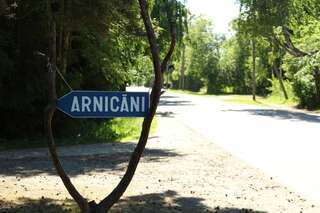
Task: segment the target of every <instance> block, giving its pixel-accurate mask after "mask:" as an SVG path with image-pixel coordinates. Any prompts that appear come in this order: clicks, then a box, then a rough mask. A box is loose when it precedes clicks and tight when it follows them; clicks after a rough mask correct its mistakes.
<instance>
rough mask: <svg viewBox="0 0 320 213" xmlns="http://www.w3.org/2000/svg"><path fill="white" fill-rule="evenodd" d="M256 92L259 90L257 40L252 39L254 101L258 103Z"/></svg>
mask: <svg viewBox="0 0 320 213" xmlns="http://www.w3.org/2000/svg"><path fill="white" fill-rule="evenodd" d="M256 90H257V80H256V40H255V39H254V38H253V39H252V99H253V100H254V101H256Z"/></svg>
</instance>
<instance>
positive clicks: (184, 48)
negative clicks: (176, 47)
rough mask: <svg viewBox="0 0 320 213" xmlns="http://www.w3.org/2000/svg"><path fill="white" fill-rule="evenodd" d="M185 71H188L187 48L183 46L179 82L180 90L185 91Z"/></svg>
mask: <svg viewBox="0 0 320 213" xmlns="http://www.w3.org/2000/svg"><path fill="white" fill-rule="evenodd" d="M185 69H186V47H185V45H183V47H182V55H181V68H180V81H179V89H182V90H184V89H185V86H184V81H185V76H184V74H185Z"/></svg>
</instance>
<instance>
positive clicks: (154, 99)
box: [95, 0, 163, 213]
mask: <svg viewBox="0 0 320 213" xmlns="http://www.w3.org/2000/svg"><path fill="white" fill-rule="evenodd" d="M139 5H140V12H141V17H142V19H143V22H144V25H145V29H146V32H147V37H148V40H149V45H150V50H151V55H152V60H153V66H154V76H155V80H154V85H153V87H152V91H151V103H150V110H149V114H148V116H147V117H146V118H145V119H144V121H143V124H142V131H141V134H140V138H139V142H138V144H137V146H136V148H135V150H134V151H133V153H132V155H131V158H130V161H129V165H128V167H127V170H126V172H125V174H124V176H123V178H122V179H121V181H120V182H119V184H118V185H117V186H116V188H115V189H114V190H113V191H112V192H111V193H110V194H109V195H108V196H107V197H106V198H105V199H103V200H102V201H101V202H100V203H99V204H98V205H97V206H96V207H95V208H96V209H95V211H96V212H101V213H102V212H106V211H108V210H109V209H110V208H111V207H112V206H113V205H114V204H115V203H116V202H117V201H118V200H119V199H120V197H121V196H122V194H123V193H124V192H125V190H126V189H127V187H128V186H129V184H130V182H131V180H132V178H133V176H134V173H135V171H136V168H137V166H138V163H139V161H140V158H141V156H142V153H143V151H144V149H145V146H146V144H147V140H148V136H149V132H150V127H151V123H152V120H153V118H154V116H155V113H156V110H157V107H158V104H159V100H160V92H161V88H162V84H163V74H162V72H161V63H160V54H159V49H158V45H157V39H156V35H155V33H154V29H153V26H152V23H151V19H150V15H149V12H148V5H147V1H146V0H139Z"/></svg>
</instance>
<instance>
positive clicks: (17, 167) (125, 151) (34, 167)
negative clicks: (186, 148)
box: [0, 143, 179, 177]
mask: <svg viewBox="0 0 320 213" xmlns="http://www.w3.org/2000/svg"><path fill="white" fill-rule="evenodd" d="M108 145H109V146H106V147H103V148H104V149H106V153H103V151H104V150H101V148H102V146H100V145H97V147H96V148H95V149H94V148H92V147H94V146H95V145H92V146H91V145H90V146H83V147H84V148H82V149H78V150H77V147H75V149H70V150H71V151H70V153H65V152H64V153H63V155H61V156H60V159H61V161H62V164H63V166H64V168H65V169H66V171H67V173H68V174H69V175H70V176H77V175H82V174H84V173H88V172H105V171H112V170H113V171H114V170H124V169H125V168H126V166H127V163H128V161H129V158H130V156H131V152H132V151H133V149H134V148H135V145H136V144H135V143H115V144H114V145H111V144H108ZM86 147H87V148H86ZM108 149H109V150H111V149H112V150H113V151H108ZM38 150H39V151H38V152H45V151H46V149H38ZM26 152H27V151H26ZM36 152H37V151H32V152H31V154H29V155H28V156H24V157H22V158H10V156H9V157H7V158H3V159H1V164H0V175H4V176H13V175H14V176H21V177H30V176H35V175H39V174H43V173H45V174H48V175H56V171H55V170H54V168H53V166H52V161H51V158H50V157H49V156H48V155H43V154H42V155H40V154H37V153H36ZM68 152H69V151H68ZM17 153H18V155H19V151H18V152H17ZM177 156H179V154H177V153H176V152H173V151H172V150H165V149H146V150H145V153H144V156H143V158H142V160H145V162H147V163H152V162H157V161H160V160H162V159H166V158H168V157H177Z"/></svg>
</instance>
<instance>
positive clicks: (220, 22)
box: [187, 0, 239, 35]
mask: <svg viewBox="0 0 320 213" xmlns="http://www.w3.org/2000/svg"><path fill="white" fill-rule="evenodd" d="M187 7H188V8H189V9H190V11H191V13H192V14H195V15H200V14H202V15H205V16H206V17H208V18H209V19H211V20H212V21H213V23H214V32H216V33H224V34H226V35H230V34H231V31H229V30H230V27H229V22H230V21H231V20H232V19H233V18H235V17H237V16H238V14H239V5H237V4H236V0H187Z"/></svg>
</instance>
